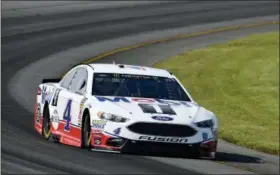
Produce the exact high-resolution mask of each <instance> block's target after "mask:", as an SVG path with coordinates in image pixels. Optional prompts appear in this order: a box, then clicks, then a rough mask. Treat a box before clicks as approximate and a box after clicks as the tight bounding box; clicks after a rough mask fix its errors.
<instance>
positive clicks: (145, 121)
mask: <svg viewBox="0 0 280 175" xmlns="http://www.w3.org/2000/svg"><path fill="white" fill-rule="evenodd" d="M34 127H35V129H36V131H37V132H39V133H40V134H41V135H42V136H43V137H44V138H45V139H47V140H49V139H52V140H53V141H56V142H60V143H63V144H67V145H71V146H76V147H81V148H85V149H91V150H95V151H105V152H117V153H123V152H135V151H136V152H140V153H141V152H145V151H148V152H149V151H152V152H153V151H155V152H157V151H160V152H169V151H171V152H172V151H175V152H180V153H187V154H188V153H191V154H190V155H194V156H196V157H197V158H199V157H208V158H215V153H216V148H217V141H218V121H217V118H216V116H215V114H214V113H213V112H211V111H209V110H207V109H205V108H204V107H201V106H199V105H198V104H197V103H196V102H195V101H194V100H193V99H192V97H191V96H190V94H189V93H188V91H187V90H186V89H185V88H184V87H183V85H182V84H181V83H180V81H179V80H178V79H177V78H176V77H175V76H174V75H173V74H172V73H170V72H169V71H166V70H162V69H156V68H151V67H142V66H133V65H120V64H88V65H77V66H75V67H73V68H72V69H71V70H70V71H69V72H67V74H65V75H64V77H63V78H62V79H43V81H42V84H40V85H39V87H38V91H37V98H36V103H35V111H34Z"/></svg>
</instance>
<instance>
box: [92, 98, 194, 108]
mask: <svg viewBox="0 0 280 175" xmlns="http://www.w3.org/2000/svg"><path fill="white" fill-rule="evenodd" d="M95 98H97V100H98V101H100V102H106V101H109V102H113V103H119V102H125V103H132V102H136V103H148V104H150V103H159V104H165V105H170V106H181V105H183V106H186V107H191V105H190V104H191V103H189V102H186V101H169V100H162V99H146V98H131V101H130V100H128V99H127V98H125V97H102V96H95Z"/></svg>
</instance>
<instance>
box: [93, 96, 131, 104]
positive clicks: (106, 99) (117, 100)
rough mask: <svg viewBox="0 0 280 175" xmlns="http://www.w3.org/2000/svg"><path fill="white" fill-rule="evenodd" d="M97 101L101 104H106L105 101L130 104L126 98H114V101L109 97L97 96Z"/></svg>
mask: <svg viewBox="0 0 280 175" xmlns="http://www.w3.org/2000/svg"><path fill="white" fill-rule="evenodd" d="M96 98H97V100H99V101H100V102H105V101H110V102H120V101H123V102H126V103H129V100H128V99H126V98H124V97H114V98H113V99H112V98H108V97H100V96H99V97H98V96H96Z"/></svg>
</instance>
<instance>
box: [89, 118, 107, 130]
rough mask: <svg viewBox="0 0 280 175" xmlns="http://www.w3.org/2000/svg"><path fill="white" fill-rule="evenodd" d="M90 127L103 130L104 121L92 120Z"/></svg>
mask: <svg viewBox="0 0 280 175" xmlns="http://www.w3.org/2000/svg"><path fill="white" fill-rule="evenodd" d="M91 123H92V127H93V128H96V129H103V128H104V126H105V125H106V121H104V120H92V122H91Z"/></svg>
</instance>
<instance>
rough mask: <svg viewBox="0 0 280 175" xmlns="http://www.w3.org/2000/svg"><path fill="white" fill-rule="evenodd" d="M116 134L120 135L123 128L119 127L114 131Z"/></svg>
mask: <svg viewBox="0 0 280 175" xmlns="http://www.w3.org/2000/svg"><path fill="white" fill-rule="evenodd" d="M113 133H114V134H116V135H119V134H120V133H121V128H117V129H115V130H114V131H113Z"/></svg>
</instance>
